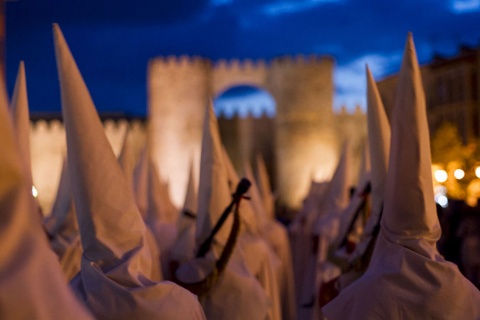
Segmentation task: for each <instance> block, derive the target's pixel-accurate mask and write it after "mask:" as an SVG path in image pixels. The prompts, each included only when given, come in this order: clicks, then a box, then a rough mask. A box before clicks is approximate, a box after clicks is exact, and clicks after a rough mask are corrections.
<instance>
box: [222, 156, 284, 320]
mask: <svg viewBox="0 0 480 320" xmlns="http://www.w3.org/2000/svg"><path fill="white" fill-rule="evenodd" d="M222 150H223V158H224V161H225V164H226V166H227V171H228V178H229V184H230V186H231V191H232V192H234V191H235V190H234V189H233V188H234V186H236V185H237V183H238V182H239V181H240V179H239V177H238V174H237V172H236V170H235V168H234V166H233V163H232V161H231V159H230V157H229V155H228V153H227V151H226V149H225V148H222ZM246 178H247V179H249V181H250V189H249V191H248V193H247V196H248V199H249V200H250V201H243V202H241V203H240V209H239V212H240V219H241V220H242V222H243V225H244V226H245V228H244V229H243V230H242V231H241V233H240V235H239V240H238V244H239V246H240V247H241V248H242V250H243V253H244V261H245V263H246V265H247V267H248V269H249V271H250V273H251V274H253V275H254V276H255V277H256V278H257V280H258V281H259V283H260V285H261V286H262V288H263V290H264V291H265V294H266V295H267V297H268V298H269V300H270V301H271V302H272V306H271V308H270V310H269V315H268V318H269V319H280V317H281V301H280V291H279V289H280V285H279V276H280V271H281V261H280V259H279V258H278V256H277V255H276V254H275V253H274V252H273V249H272V248H271V247H270V246H269V245H268V243H267V241H266V240H265V239H264V238H263V237H262V236H261V234H260V225H261V224H262V222H261V221H260V220H262V221H266V214H265V212H262V213H260V212H258V211H257V210H256V209H258V206H257V208H255V206H254V204H253V202H254V201H252V200H253V198H252V195H253V192H255V195H257V198H256V203H258V202H259V201H260V199H259V194H258V189H255V188H256V185H255V181H254V179H253V177H252V176H251V177H246ZM260 209H263V207H260Z"/></svg>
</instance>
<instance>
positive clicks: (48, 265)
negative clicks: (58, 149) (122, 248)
mask: <svg viewBox="0 0 480 320" xmlns="http://www.w3.org/2000/svg"><path fill="white" fill-rule="evenodd" d="M3 81H4V79H3V77H1V78H0V145H1V146H2V152H1V153H0V177H1V179H0V216H1V218H0V279H2V280H1V281H0V300H1V301H2V307H1V309H2V311H1V314H2V318H5V319H18V318H23V319H91V317H90V315H89V314H88V312H87V311H85V310H84V309H83V307H82V306H81V305H80V304H79V303H78V302H77V300H76V299H75V298H74V296H73V294H72V292H71V291H70V290H69V288H68V287H67V284H66V279H65V278H64V277H63V275H62V271H61V269H60V265H59V264H58V259H57V257H56V256H55V255H54V253H53V252H52V250H51V249H50V248H49V246H48V243H47V240H46V236H45V234H44V233H43V231H42V229H41V227H40V220H39V218H38V216H36V215H35V214H34V212H35V209H34V201H33V198H32V196H31V184H30V182H29V181H28V178H27V175H26V174H25V170H24V164H23V163H22V160H21V156H20V152H19V149H18V146H17V140H16V139H15V138H14V134H13V124H12V121H11V118H10V115H9V114H8V109H7V105H8V102H7V98H6V95H5V88H4V82H3ZM46 293H48V294H46Z"/></svg>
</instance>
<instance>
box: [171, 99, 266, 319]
mask: <svg viewBox="0 0 480 320" xmlns="http://www.w3.org/2000/svg"><path fill="white" fill-rule="evenodd" d="M236 191H238V188H237V190H236ZM238 196H239V194H238V193H237V192H236V193H235V195H234V196H233V199H234V201H235V202H237V201H238V200H240V198H237V197H238ZM235 199H237V200H235ZM231 203H232V195H231V191H230V186H229V174H228V169H227V166H226V164H225V159H224V153H223V150H222V143H221V139H220V133H219V129H218V122H217V119H216V117H215V114H214V111H213V107H212V106H211V105H209V106H208V107H207V109H206V114H205V119H204V126H203V135H202V149H201V160H200V181H199V188H198V209H197V219H196V243H197V248H199V249H198V250H197V255H196V257H195V258H194V259H193V260H190V261H188V262H186V263H183V264H181V265H180V266H179V268H178V269H177V270H176V272H175V276H176V278H177V280H176V281H181V282H182V283H183V285H188V286H197V284H205V283H206V284H207V285H202V286H201V288H200V291H201V292H199V300H200V302H201V304H202V306H203V309H204V311H205V314H206V316H207V318H208V319H228V320H231V319H233V320H235V319H238V320H240V319H259V320H260V319H261V320H263V319H270V318H268V316H269V310H270V309H271V301H269V299H268V298H267V295H266V293H265V291H264V290H263V288H262V287H261V285H260V283H259V282H258V281H257V279H256V278H255V276H254V275H253V274H252V273H251V272H250V270H249V267H248V266H247V263H246V262H245V252H244V250H243V247H242V245H241V244H240V241H237V240H238V238H239V233H240V229H241V228H244V227H245V226H244V224H243V223H242V222H241V221H240V217H239V214H238V210H237V209H236V213H234V215H233V216H232V215H229V216H228V217H227V218H226V219H225V220H223V221H224V223H223V224H222V226H221V227H220V228H218V227H217V222H219V220H220V219H221V217H222V216H223V214H222V213H223V212H224V210H225V208H227V207H228V206H229V204H231ZM237 206H238V204H237ZM216 230H218V232H216V233H214V232H215V231H216ZM212 237H213V241H212V242H211V246H210V247H209V250H208V251H207V253H206V254H204V252H200V251H204V250H203V248H204V247H205V243H210V242H209V239H212ZM219 262H221V264H220V263H219Z"/></svg>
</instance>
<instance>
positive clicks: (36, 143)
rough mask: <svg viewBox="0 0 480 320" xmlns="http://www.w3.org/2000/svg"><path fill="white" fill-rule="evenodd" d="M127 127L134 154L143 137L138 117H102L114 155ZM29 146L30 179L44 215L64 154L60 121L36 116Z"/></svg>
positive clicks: (55, 189) (63, 132)
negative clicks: (135, 118) (35, 189)
mask: <svg viewBox="0 0 480 320" xmlns="http://www.w3.org/2000/svg"><path fill="white" fill-rule="evenodd" d="M127 127H128V128H129V137H128V139H129V140H131V142H132V148H133V152H134V154H135V155H136V157H138V155H139V154H140V151H141V149H142V148H143V145H144V144H145V141H146V130H145V126H144V124H143V123H142V122H141V121H139V120H134V121H130V122H127V121H126V120H120V121H112V120H106V121H104V128H105V133H106V135H107V138H108V140H109V141H110V144H111V146H112V149H113V151H114V153H115V154H116V155H117V156H118V154H119V153H120V151H121V148H122V143H123V139H124V136H125V132H126V130H127ZM30 128H31V131H30V149H31V157H32V176H33V183H34V185H35V187H36V188H37V190H38V193H39V195H38V202H39V204H40V206H41V209H42V212H43V213H44V214H45V215H48V214H49V213H50V210H51V208H52V205H53V202H54V201H55V196H56V193H57V188H58V183H59V180H60V174H61V170H62V164H63V161H64V159H65V157H66V153H67V152H66V151H67V149H66V137H65V129H64V127H63V123H62V122H60V121H59V120H51V121H45V120H38V121H34V122H32V123H31V126H30Z"/></svg>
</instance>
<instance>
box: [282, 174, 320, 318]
mask: <svg viewBox="0 0 480 320" xmlns="http://www.w3.org/2000/svg"><path fill="white" fill-rule="evenodd" d="M327 187H328V182H315V181H313V180H312V181H311V183H310V189H309V191H308V194H307V196H306V197H305V199H304V201H303V206H302V208H301V209H300V211H299V212H298V213H297V215H296V216H295V218H294V220H293V221H292V222H291V223H290V225H289V226H288V236H289V240H290V247H291V252H292V262H293V274H294V282H295V294H296V301H297V312H298V310H299V306H300V305H301V304H302V302H301V292H302V290H303V283H302V282H303V278H304V273H305V268H306V265H307V263H308V261H309V259H310V253H311V251H312V250H311V243H312V228H313V227H312V224H313V221H314V220H315V216H317V214H318V210H319V209H320V208H321V204H322V202H323V200H324V196H325V192H326V189H327ZM297 314H298V313H297Z"/></svg>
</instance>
